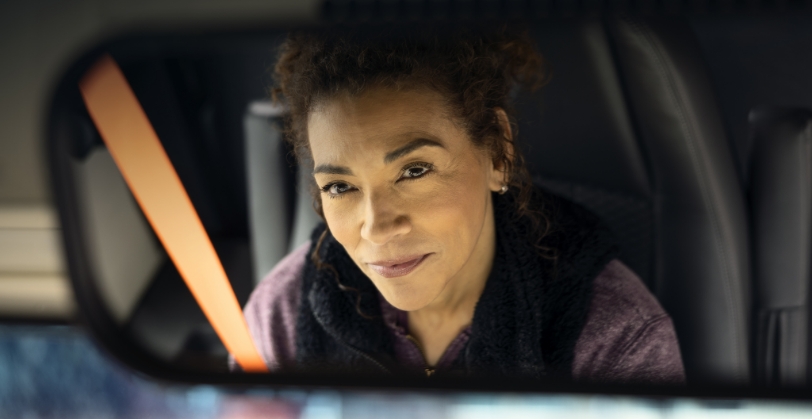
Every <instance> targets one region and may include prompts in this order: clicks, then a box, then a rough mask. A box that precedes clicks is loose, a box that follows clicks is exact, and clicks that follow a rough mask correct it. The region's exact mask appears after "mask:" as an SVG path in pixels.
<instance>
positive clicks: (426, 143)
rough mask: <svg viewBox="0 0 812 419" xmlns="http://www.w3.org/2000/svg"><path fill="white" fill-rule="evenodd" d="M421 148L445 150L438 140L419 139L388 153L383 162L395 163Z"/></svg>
mask: <svg viewBox="0 0 812 419" xmlns="http://www.w3.org/2000/svg"><path fill="white" fill-rule="evenodd" d="M420 147H440V148H445V146H444V145H443V143H441V142H439V141H437V140H432V139H429V138H418V139H416V140H412V141H410V142H409V143H408V144H406V145H404V146H402V147H400V148H397V149H395V150H392V151H390V152H389V153H386V156H384V158H383V162H384V163H386V164H389V163H392V162H393V161H395V160H397V159H399V158H401V157H403V156H405V155H407V154H409V153H411V152H412V151H415V150H417V149H418V148H420Z"/></svg>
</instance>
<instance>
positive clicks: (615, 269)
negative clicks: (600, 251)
mask: <svg viewBox="0 0 812 419" xmlns="http://www.w3.org/2000/svg"><path fill="white" fill-rule="evenodd" d="M573 377H574V378H575V379H583V380H590V381H626V382H630V381H636V382H659V383H680V382H684V380H685V377H684V371H683V367H682V358H681V356H680V352H679V345H678V342H677V336H676V332H675V331H674V326H673V324H672V322H671V318H670V317H669V316H668V314H667V313H666V312H665V310H664V309H663V307H662V306H661V305H660V303H659V302H658V301H657V299H656V298H655V297H654V295H652V294H651V292H649V290H648V288H646V286H645V284H643V282H642V281H641V280H640V278H639V277H638V276H637V275H636V274H635V273H634V272H633V271H632V270H631V269H629V268H628V267H627V266H626V265H624V264H623V263H622V262H621V261H619V260H617V259H615V260H612V261H611V262H609V263H608V264H607V265H606V267H605V268H604V269H603V271H602V272H601V273H600V274H599V275H598V276H597V277H596V278H595V280H594V282H593V289H592V300H591V302H590V307H589V312H588V314H587V320H586V323H585V325H584V328H583V330H582V331H581V335H580V337H579V338H578V341H577V342H576V344H575V359H574V361H573Z"/></svg>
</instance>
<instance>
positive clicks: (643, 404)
mask: <svg viewBox="0 0 812 419" xmlns="http://www.w3.org/2000/svg"><path fill="white" fill-rule="evenodd" d="M562 415H566V417H570V418H593V417H594V418H597V417H601V418H613V417H617V418H624V419H625V418H674V419H676V418H692V419H693V418H727V417H736V418H812V403H778V402H773V403H765V402H746V401H745V402H731V401H725V402H712V403H708V402H697V401H694V400H688V399H675V400H667V401H664V400H652V399H645V398H630V397H624V398H619V397H605V396H592V397H575V396H560V395H545V396H529V395H510V394H464V393H459V394H446V395H432V394H426V393H416V392H409V393H393V392H388V393H383V392H381V393H361V392H347V391H341V392H339V391H335V392H324V391H318V392H310V391H305V390H290V389H286V390H278V391H275V390H267V389H262V390H256V391H248V392H240V393H235V392H234V391H231V390H224V389H219V388H217V387H212V386H180V385H166V384H161V383H156V382H153V381H150V380H149V379H147V378H144V377H143V376H140V375H136V374H133V373H132V372H131V371H129V370H128V369H126V368H124V367H122V366H121V364H120V363H118V362H117V361H114V360H111V359H109V358H108V357H107V355H106V354H103V353H102V352H100V350H99V349H98V348H97V347H96V346H95V344H94V343H93V342H92V341H91V340H89V339H88V337H87V336H86V335H85V334H84V333H82V332H81V331H80V330H78V329H76V328H73V327H68V326H0V418H26V419H39V418H65V419H72V418H150V419H153V418H155V419H158V418H201V419H202V418H212V419H236V418H240V419H250V418H308V419H311V418H313V419H315V418H318V419H322V418H324V419H327V418H330V419H339V418H380V417H386V418H387V419H397V418H415V417H419V418H438V419H439V418H466V419H476V418H493V417H499V418H500V419H508V418H531V417H532V418H538V417H561V416H562Z"/></svg>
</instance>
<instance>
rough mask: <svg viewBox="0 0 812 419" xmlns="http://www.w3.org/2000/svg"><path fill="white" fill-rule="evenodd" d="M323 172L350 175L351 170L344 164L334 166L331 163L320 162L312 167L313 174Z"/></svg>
mask: <svg viewBox="0 0 812 419" xmlns="http://www.w3.org/2000/svg"><path fill="white" fill-rule="evenodd" d="M316 173H324V174H328V175H352V170H350V169H349V168H348V167H345V166H334V165H332V164H320V165H318V166H316V168H315V169H313V174H314V175H315V174H316Z"/></svg>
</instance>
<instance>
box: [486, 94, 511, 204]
mask: <svg viewBox="0 0 812 419" xmlns="http://www.w3.org/2000/svg"><path fill="white" fill-rule="evenodd" d="M494 112H495V113H496V118H498V120H499V125H501V126H502V132H503V133H504V138H503V139H502V141H504V145H505V152H506V153H507V155H508V158H509V159H510V160H511V161H512V160H513V129H512V128H511V126H510V118H508V116H507V113H506V112H505V110H504V109H502V108H494ZM505 169H506V168H505V167H504V162H503V161H502V160H501V159H494V160H493V165H492V167H491V170H492V171H491V181H490V185H489V186H490V189H491V190H492V191H494V192H497V191H499V190H501V189H502V186H503V185H505V184H507V182H508V176H509V174H508V173H506V172H505Z"/></svg>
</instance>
